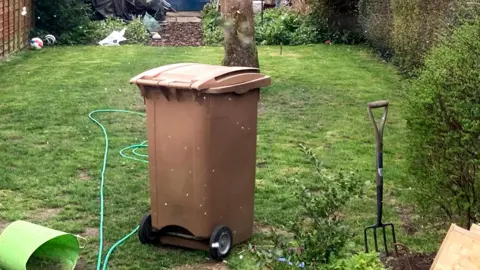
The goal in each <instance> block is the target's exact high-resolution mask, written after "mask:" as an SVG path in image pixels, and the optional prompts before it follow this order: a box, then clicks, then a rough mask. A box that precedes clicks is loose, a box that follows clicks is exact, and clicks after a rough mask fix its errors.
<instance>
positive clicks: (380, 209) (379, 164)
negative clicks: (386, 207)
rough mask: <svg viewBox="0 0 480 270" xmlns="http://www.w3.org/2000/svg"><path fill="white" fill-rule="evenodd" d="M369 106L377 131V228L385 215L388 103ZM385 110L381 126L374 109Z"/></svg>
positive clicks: (371, 103)
mask: <svg viewBox="0 0 480 270" xmlns="http://www.w3.org/2000/svg"><path fill="white" fill-rule="evenodd" d="M367 106H368V115H369V116H370V119H371V120H372V123H373V127H374V131H375V141H376V156H377V173H376V174H377V224H376V225H377V226H381V225H382V215H383V128H384V127H385V122H386V120H387V113H388V101H387V100H380V101H375V102H370V103H368V104H367ZM376 108H383V115H382V119H381V121H380V123H379V124H377V122H376V121H375V117H374V116H373V112H372V109H376Z"/></svg>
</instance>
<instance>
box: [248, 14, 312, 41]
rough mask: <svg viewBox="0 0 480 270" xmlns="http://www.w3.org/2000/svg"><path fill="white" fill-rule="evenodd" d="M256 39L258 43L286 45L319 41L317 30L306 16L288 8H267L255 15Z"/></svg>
mask: <svg viewBox="0 0 480 270" xmlns="http://www.w3.org/2000/svg"><path fill="white" fill-rule="evenodd" d="M255 31H256V32H255V40H256V41H257V43H258V44H262V45H274V44H280V43H283V44H284V45H300V44H311V43H315V42H317V32H316V30H315V28H313V26H311V25H309V24H308V20H307V19H306V17H305V16H304V15H302V14H300V13H297V12H294V11H291V10H289V9H286V8H276V9H267V10H265V11H264V13H263V23H262V18H261V15H260V14H256V15H255Z"/></svg>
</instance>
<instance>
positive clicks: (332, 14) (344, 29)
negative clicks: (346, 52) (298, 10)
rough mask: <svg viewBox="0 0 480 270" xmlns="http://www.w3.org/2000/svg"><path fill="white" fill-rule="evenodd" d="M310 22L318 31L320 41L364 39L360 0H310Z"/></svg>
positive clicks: (353, 42) (349, 41)
mask: <svg viewBox="0 0 480 270" xmlns="http://www.w3.org/2000/svg"><path fill="white" fill-rule="evenodd" d="M307 2H308V5H309V6H310V13H309V14H308V20H309V24H310V25H312V27H313V28H315V29H316V30H317V32H318V37H317V39H318V41H325V40H330V41H331V42H334V43H348V44H357V43H361V42H363V41H364V38H363V34H362V29H361V27H359V26H358V19H357V18H358V9H357V4H358V0H308V1H307Z"/></svg>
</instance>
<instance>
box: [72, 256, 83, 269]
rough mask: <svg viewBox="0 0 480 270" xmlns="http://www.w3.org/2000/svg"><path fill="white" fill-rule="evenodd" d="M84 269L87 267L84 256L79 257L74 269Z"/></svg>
mask: <svg viewBox="0 0 480 270" xmlns="http://www.w3.org/2000/svg"><path fill="white" fill-rule="evenodd" d="M83 269H85V261H84V260H83V259H82V258H80V259H78V261H77V264H76V265H75V268H74V270H83Z"/></svg>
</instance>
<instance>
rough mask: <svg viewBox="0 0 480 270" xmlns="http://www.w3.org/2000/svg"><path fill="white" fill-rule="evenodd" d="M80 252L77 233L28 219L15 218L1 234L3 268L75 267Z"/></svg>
mask: <svg viewBox="0 0 480 270" xmlns="http://www.w3.org/2000/svg"><path fill="white" fill-rule="evenodd" d="M79 253H80V246H79V242H78V239H77V237H76V236H74V235H72V234H69V233H65V232H61V231H57V230H53V229H49V228H46V227H42V226H39V225H36V224H33V223H30V222H26V221H21V220H18V221H15V222H13V223H11V224H10V225H9V226H8V227H7V228H5V230H4V231H3V232H2V234H0V269H2V270H25V269H28V270H33V269H51V270H57V269H61V270H67V269H68V270H73V269H74V268H75V265H76V264H77V260H78V257H79Z"/></svg>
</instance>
